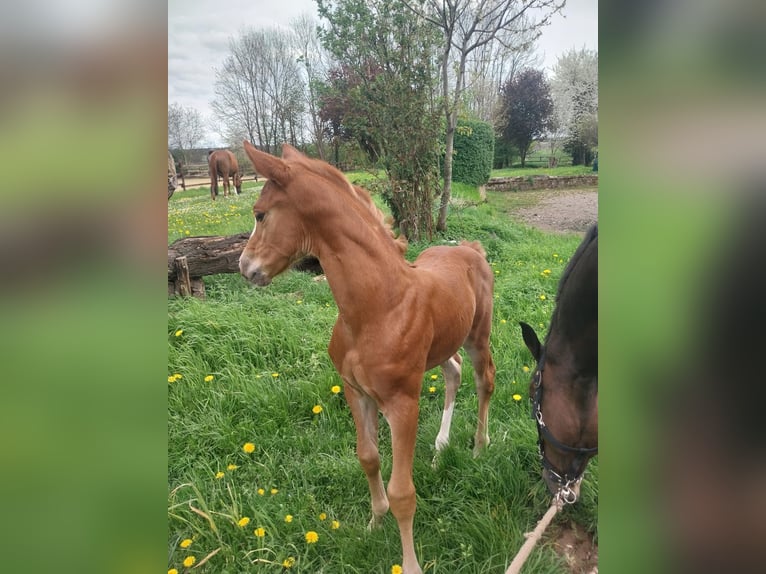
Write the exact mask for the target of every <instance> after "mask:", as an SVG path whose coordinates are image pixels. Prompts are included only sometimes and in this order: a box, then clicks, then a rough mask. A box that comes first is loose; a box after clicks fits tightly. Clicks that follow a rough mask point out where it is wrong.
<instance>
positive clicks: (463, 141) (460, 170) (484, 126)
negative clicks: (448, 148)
mask: <svg viewBox="0 0 766 574" xmlns="http://www.w3.org/2000/svg"><path fill="white" fill-rule="evenodd" d="M454 149H455V152H454V155H453V156H452V181H460V182H462V183H467V184H469V185H484V184H485V183H487V181H488V180H489V176H490V172H491V171H492V162H493V160H494V157H495V133H494V131H493V130H492V126H491V125H490V124H488V123H487V122H481V121H476V120H458V123H457V129H456V130H455V148H454Z"/></svg>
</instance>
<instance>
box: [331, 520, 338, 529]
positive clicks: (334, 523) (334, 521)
mask: <svg viewBox="0 0 766 574" xmlns="http://www.w3.org/2000/svg"><path fill="white" fill-rule="evenodd" d="M330 528H332V529H333V530H338V528H340V522H338V521H337V520H333V521H332V524H330Z"/></svg>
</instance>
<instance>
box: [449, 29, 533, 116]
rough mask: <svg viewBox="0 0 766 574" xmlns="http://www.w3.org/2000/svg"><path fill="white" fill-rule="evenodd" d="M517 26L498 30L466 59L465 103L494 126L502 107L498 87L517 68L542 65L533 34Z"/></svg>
mask: <svg viewBox="0 0 766 574" xmlns="http://www.w3.org/2000/svg"><path fill="white" fill-rule="evenodd" d="M522 20H526V19H525V18H524V19H522ZM519 29H520V30H521V31H520V32H516V31H515V30H513V31H511V30H501V31H500V32H498V34H497V37H496V38H495V41H493V42H489V43H487V44H485V45H484V46H481V47H480V48H477V49H476V50H475V51H474V53H473V54H472V55H471V57H469V58H468V60H467V61H466V78H465V80H464V84H465V97H464V101H465V105H466V107H467V108H468V110H469V111H470V112H471V113H472V114H473V115H474V116H475V117H477V118H479V119H480V120H483V121H485V122H489V123H491V124H493V125H495V126H496V127H497V125H498V121H500V118H499V113H500V112H501V109H502V105H501V100H502V98H501V97H500V90H501V88H502V86H503V85H504V84H506V83H508V82H510V81H511V80H513V78H514V76H515V75H516V74H517V73H518V72H519V71H521V70H523V69H525V68H539V67H540V66H541V64H542V57H541V56H540V55H539V54H538V53H537V51H536V48H535V41H536V38H537V36H536V35H535V34H534V33H533V32H532V31H531V30H529V29H527V28H526V26H525V25H524V23H523V22H522V24H521V25H520V27H519Z"/></svg>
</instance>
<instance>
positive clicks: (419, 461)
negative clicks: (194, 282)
mask: <svg viewBox="0 0 766 574" xmlns="http://www.w3.org/2000/svg"><path fill="white" fill-rule="evenodd" d="M256 194H257V189H256V188H250V189H247V188H246V189H245V190H244V191H243V194H242V195H241V196H239V197H233V198H226V199H222V198H219V200H218V201H216V202H215V203H213V202H211V201H210V198H209V194H207V193H200V194H196V193H195V192H185V193H182V194H177V195H175V196H174V197H173V198H172V199H171V201H170V203H169V217H168V221H169V230H168V239H169V241H171V240H173V239H175V238H177V237H179V236H183V235H185V234H186V231H188V232H189V234H190V235H205V234H230V233H237V232H242V231H249V230H250V229H251V227H252V215H251V206H252V202H253V200H254V198H255V197H256ZM460 195H461V194H460V193H459V194H458V196H460ZM488 195H489V201H488V202H487V203H485V204H479V205H475V204H474V203H473V202H467V203H464V204H463V203H460V202H458V203H456V207H454V208H453V210H452V211H451V214H450V217H449V231H448V233H446V234H444V235H443V236H440V237H438V238H435V239H434V241H433V242H432V243H442V242H445V241H457V240H459V239H463V238H465V239H479V240H480V241H481V242H482V243H483V245H484V247H485V249H486V250H487V257H488V259H489V261H490V264H491V265H492V268H493V269H494V270H495V274H496V284H495V311H494V322H493V332H492V339H491V345H492V351H493V354H494V359H495V362H496V365H497V380H496V391H495V394H494V396H493V398H492V402H491V405H490V421H489V432H490V437H491V440H492V443H491V445H490V447H489V448H488V449H487V450H486V451H485V452H484V453H483V454H482V455H481V456H480V457H479V458H477V459H473V458H472V456H471V448H470V447H471V440H472V436H473V433H474V430H475V423H476V410H477V400H476V394H475V391H474V389H473V373H472V372H471V369H470V360H466V362H465V363H464V372H463V384H462V386H461V387H460V391H459V393H458V397H457V405H456V412H455V417H454V419H453V427H452V436H451V441H450V445H449V446H448V447H447V449H446V450H445V451H444V452H443V453H442V454H441V455H440V456H439V457H438V459H437V461H436V464H435V465H434V466H432V464H431V463H432V460H433V457H434V448H433V442H434V439H435V437H436V434H437V432H438V428H439V422H440V417H441V409H442V406H443V398H444V381H443V379H442V377H441V373H440V372H439V370H438V369H436V370H433V371H429V372H428V373H426V374H425V379H424V385H423V396H422V399H421V411H420V419H419V422H420V429H419V434H418V441H417V446H416V453H415V468H414V480H415V485H416V488H417V493H418V510H417V514H416V516H415V542H416V547H417V553H418V557H419V559H420V562H421V565H422V566H423V567H424V570H425V571H426V572H431V573H441V574H453V573H465V574H468V573H471V574H474V573H484V572H486V573H490V572H491V573H497V572H502V571H503V570H504V568H505V567H507V565H508V564H509V563H510V560H511V559H512V557H513V555H514V554H515V553H516V552H517V550H518V549H519V547H520V546H521V544H522V543H523V540H524V538H523V534H524V532H526V531H528V530H530V529H531V528H533V527H534V525H535V523H536V521H537V520H538V519H539V518H540V517H541V516H542V514H543V513H544V511H545V509H546V508H547V506H548V505H549V503H550V499H549V496H548V494H547V491H546V489H545V487H544V485H543V483H542V481H541V479H540V465H539V461H538V457H537V447H536V438H537V435H536V430H535V427H534V425H533V423H532V421H531V419H530V416H529V400H528V399H529V397H528V381H529V373H528V372H527V369H529V368H532V367H533V366H534V365H533V363H532V358H531V356H530V354H529V352H528V351H527V350H526V348H525V347H524V345H523V342H522V340H521V336H520V333H519V328H518V325H517V322H518V321H519V320H524V321H526V322H528V323H530V324H532V325H534V326H535V327H536V328H537V329H538V332H539V333H540V335H541V336H542V335H543V334H544V332H545V331H546V329H547V325H548V320H549V318H550V315H551V311H552V309H553V304H554V295H555V291H556V286H557V283H558V278H559V276H560V274H561V272H562V270H563V268H564V266H565V265H566V262H567V260H568V258H569V256H570V255H571V254H572V253H573V252H574V250H575V248H576V247H577V245H578V243H579V240H580V237H579V236H576V235H563V236H562V235H552V234H546V233H542V232H539V231H537V230H534V229H531V228H528V227H525V226H523V225H521V224H518V223H515V222H514V221H512V220H511V219H510V218H509V216H508V214H507V212H506V207H505V204H504V203H503V201H502V196H500V195H495V194H492V193H490V194H488ZM461 205H462V207H461ZM425 247H427V244H426V243H422V244H415V245H411V246H410V248H409V251H408V257H409V258H412V257H414V256H416V254H417V253H418V252H419V251H421V250H422V249H424V248H425ZM546 269H550V271H551V272H550V274H548V273H543V271H544V270H546ZM205 284H206V285H205V286H206V290H207V299H206V300H205V301H199V300H197V299H193V298H189V299H181V298H173V299H169V300H168V377H169V381H171V380H172V382H169V383H168V404H169V413H168V534H169V537H168V568H177V569H178V571H179V572H182V571H183V570H184V566H183V565H182V564H183V561H184V559H186V558H187V557H190V556H193V557H194V558H195V560H196V562H195V566H197V565H199V563H200V562H201V561H202V560H203V559H204V558H205V557H206V556H208V555H209V554H210V553H212V552H214V551H217V553H216V554H215V555H213V556H212V557H210V558H209V559H208V561H207V562H205V563H204V564H203V565H202V566H201V567H198V568H196V569H195V571H200V572H216V573H218V572H220V573H235V572H282V571H283V569H284V567H283V563H284V561H286V560H290V559H294V560H295V562H294V565H293V566H292V568H291V570H292V571H295V572H302V573H312V574H313V573H319V572H324V573H328V574H329V573H333V574H334V573H358V574H370V573H378V574H388V573H389V572H390V571H391V567H392V565H394V564H397V563H399V561H400V556H401V548H400V544H399V533H398V530H397V527H396V521H395V520H394V519H393V517H392V516H391V515H390V514H389V515H388V516H387V517H386V519H385V521H384V523H383V526H382V528H380V529H378V530H375V531H373V532H367V531H366V526H367V523H368V520H369V518H370V499H369V492H368V489H367V482H366V480H365V478H364V474H363V472H362V470H361V468H360V466H359V464H358V462H357V459H356V456H355V431H354V425H353V421H352V418H351V415H350V412H349V409H348V407H347V405H346V404H345V401H344V399H343V398H342V393H341V394H335V393H334V392H333V387H334V386H335V385H340V380H339V377H338V376H337V374H336V372H335V370H334V369H333V367H332V364H331V362H330V359H329V357H328V355H327V351H326V349H327V344H328V342H329V339H330V333H331V329H332V325H333V323H334V321H335V319H336V317H337V308H336V306H335V302H334V300H333V298H332V294H331V293H330V290H329V288H328V286H327V284H326V282H323V281H316V280H315V279H314V277H312V276H310V275H306V274H301V273H297V272H288V273H286V274H284V275H282V276H279V277H277V278H276V279H275V280H274V282H273V283H272V284H271V285H270V286H269V287H267V288H263V289H258V288H254V287H251V286H249V285H247V284H246V283H245V281H244V280H243V279H242V278H241V277H239V276H234V275H218V276H212V277H206V278H205ZM177 374H178V375H181V378H178V377H174V376H173V375H177ZM206 379H207V380H206ZM431 387H433V391H431ZM336 390H337V389H336ZM515 394H519V395H521V397H522V398H521V400H520V401H517V400H514V398H513V395H515ZM316 406H319V407H321V412H318V413H315V412H314V410H319V409H314V407H316ZM245 443H252V444H253V445H255V450H254V452H252V453H246V452H244V450H243V445H245ZM380 451H381V461H382V471H383V476H384V479H387V478H388V476H389V474H390V470H391V446H390V435H389V433H388V428H387V425H386V424H385V421H384V419H382V418H381V433H380ZM230 465H233V466H230ZM234 467H236V468H234ZM597 493H598V481H597V461H592V462H591V467H590V471H589V473H588V474H587V475H586V480H585V482H584V485H583V493H582V499H581V501H580V502H578V504H577V505H575V506H574V507H572V508H567V509H566V510H565V511H564V512H563V513H561V514H560V515H559V516H558V517H557V519H556V521H557V522H558V523H565V522H567V521H569V520H575V521H577V522H578V523H580V524H582V525H584V526H585V527H586V528H587V529H588V530H590V531H591V532H594V533H595V532H596V528H597V527H596V509H597V496H598V495H597ZM287 515H290V516H292V520H291V521H290V522H287V521H286V520H285V517H286V516H287ZM245 517H247V518H248V519H249V523H248V524H247V525H246V526H244V527H242V526H239V525H238V521H240V520H241V519H243V518H245ZM323 518H324V519H323ZM333 521H336V522H333ZM259 528H262V529H264V530H263V531H258V530H256V529H259ZM309 531H313V532H316V533H317V534H318V537H319V538H318V541H317V542H316V543H314V544H308V543H307V542H306V538H305V535H306V533H307V532H309ZM256 532H257V533H259V534H261V533H262V534H264V536H262V537H261V536H257V535H256ZM185 539H191V540H192V543H191V545H190V546H188V547H187V548H182V547H181V546H180V543H181V541H183V540H185ZM288 563H289V562H288ZM525 571H526V572H535V573H559V572H566V571H567V569H566V566H565V565H564V563H563V561H562V559H561V558H559V557H558V555H557V554H556V553H555V552H554V551H553V550H552V548H551V545H550V544H548V545H542V546H540V547H538V548H537V549H536V550H535V552H534V553H533V555H532V556H531V558H530V560H529V562H528V564H527V567H526V570H525Z"/></svg>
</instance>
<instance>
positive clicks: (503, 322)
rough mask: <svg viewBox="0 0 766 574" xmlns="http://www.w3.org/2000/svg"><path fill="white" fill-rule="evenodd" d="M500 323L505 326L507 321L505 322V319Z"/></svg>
mask: <svg viewBox="0 0 766 574" xmlns="http://www.w3.org/2000/svg"><path fill="white" fill-rule="evenodd" d="M500 322H501V323H502V324H503V325H505V324H506V323H507V322H508V321H506V320H505V319H500Z"/></svg>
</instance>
